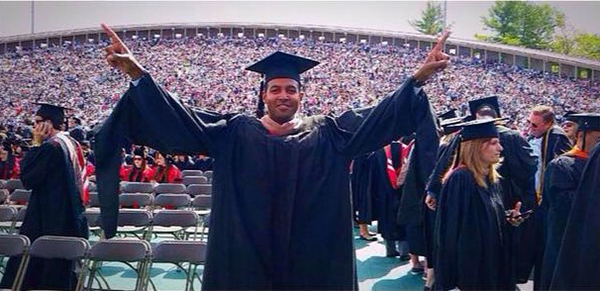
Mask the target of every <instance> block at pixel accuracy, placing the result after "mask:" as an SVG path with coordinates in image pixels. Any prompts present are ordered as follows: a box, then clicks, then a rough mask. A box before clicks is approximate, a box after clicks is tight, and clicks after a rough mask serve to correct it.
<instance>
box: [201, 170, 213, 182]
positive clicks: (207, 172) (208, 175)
mask: <svg viewBox="0 0 600 291" xmlns="http://www.w3.org/2000/svg"><path fill="white" fill-rule="evenodd" d="M202 176H204V177H206V178H207V179H208V181H209V182H211V181H212V178H213V171H206V172H204V173H202Z"/></svg>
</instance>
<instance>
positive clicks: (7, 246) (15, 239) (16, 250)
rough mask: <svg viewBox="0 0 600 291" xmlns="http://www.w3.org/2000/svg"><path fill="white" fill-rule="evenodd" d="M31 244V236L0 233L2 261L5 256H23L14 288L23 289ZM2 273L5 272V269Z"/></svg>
mask: <svg viewBox="0 0 600 291" xmlns="http://www.w3.org/2000/svg"><path fill="white" fill-rule="evenodd" d="M29 245H30V242H29V238H27V237H26V236H24V235H20V234H0V256H2V261H3V260H4V257H17V256H21V262H20V263H19V268H18V269H17V274H16V275H15V279H14V281H13V284H12V290H21V285H22V284H23V278H24V276H25V271H26V270H27V264H28V263H29ZM2 261H0V263H2ZM2 273H4V270H3V272H2Z"/></svg>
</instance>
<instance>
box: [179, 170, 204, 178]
mask: <svg viewBox="0 0 600 291" xmlns="http://www.w3.org/2000/svg"><path fill="white" fill-rule="evenodd" d="M181 176H183V177H184V178H185V177H187V176H202V171H200V170H183V171H182V172H181Z"/></svg>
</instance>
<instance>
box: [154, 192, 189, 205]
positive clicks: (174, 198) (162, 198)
mask: <svg viewBox="0 0 600 291" xmlns="http://www.w3.org/2000/svg"><path fill="white" fill-rule="evenodd" d="M191 202H192V198H191V197H190V195H188V194H161V195H158V196H156V199H154V207H155V208H156V207H162V208H166V209H177V208H182V207H189V206H190V203H191Z"/></svg>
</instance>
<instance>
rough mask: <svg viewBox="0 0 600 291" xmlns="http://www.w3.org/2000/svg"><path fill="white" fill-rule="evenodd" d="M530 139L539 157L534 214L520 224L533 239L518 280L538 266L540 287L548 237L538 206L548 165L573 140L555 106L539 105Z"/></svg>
mask: <svg viewBox="0 0 600 291" xmlns="http://www.w3.org/2000/svg"><path fill="white" fill-rule="evenodd" d="M527 125H528V127H527V132H528V135H529V136H528V142H529V144H530V145H531V148H532V149H533V153H534V155H535V156H537V157H538V164H537V171H536V174H535V186H536V187H535V192H536V204H537V205H538V207H536V208H535V209H534V214H533V216H532V217H531V219H529V222H528V223H524V224H523V225H521V233H522V236H523V238H522V239H523V240H525V241H530V242H534V245H533V246H531V247H530V248H529V247H528V248H527V249H528V250H530V251H529V252H525V253H524V254H523V255H522V256H521V257H520V258H519V260H520V261H521V262H522V263H521V264H519V267H518V269H517V280H518V282H519V283H524V282H527V279H528V278H529V275H530V273H531V269H532V268H534V267H535V273H534V279H533V281H534V289H536V290H539V288H540V285H539V284H540V282H541V281H540V280H541V278H540V276H541V268H542V261H543V256H544V251H545V241H546V225H547V223H546V214H545V211H544V209H543V208H542V207H539V205H540V203H541V201H542V199H543V197H542V188H543V181H544V173H545V170H546V167H547V166H548V164H549V163H550V161H552V160H553V159H554V158H555V157H557V156H559V155H561V154H563V153H565V152H567V151H569V150H571V147H572V144H571V141H570V140H569V138H568V137H567V135H566V134H565V132H564V131H563V130H562V129H561V128H560V127H559V126H558V125H557V124H556V122H555V114H554V110H553V109H552V107H549V106H545V105H540V106H535V107H533V108H532V109H531V113H530V114H529V117H528V118H527Z"/></svg>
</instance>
